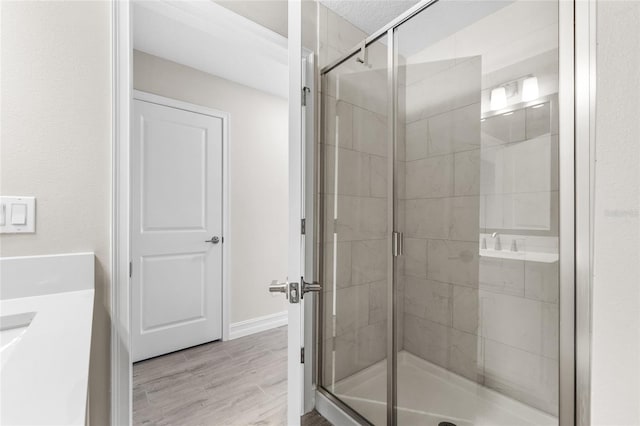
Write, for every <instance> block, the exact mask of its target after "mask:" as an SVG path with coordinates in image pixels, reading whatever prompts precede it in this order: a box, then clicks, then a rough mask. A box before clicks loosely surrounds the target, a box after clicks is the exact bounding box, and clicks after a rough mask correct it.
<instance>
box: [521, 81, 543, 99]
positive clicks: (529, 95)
mask: <svg viewBox="0 0 640 426" xmlns="http://www.w3.org/2000/svg"><path fill="white" fill-rule="evenodd" d="M538 94H539V91H538V77H528V78H526V79H525V80H524V81H523V82H522V100H523V101H524V102H529V101H532V100H534V99H537V98H538Z"/></svg>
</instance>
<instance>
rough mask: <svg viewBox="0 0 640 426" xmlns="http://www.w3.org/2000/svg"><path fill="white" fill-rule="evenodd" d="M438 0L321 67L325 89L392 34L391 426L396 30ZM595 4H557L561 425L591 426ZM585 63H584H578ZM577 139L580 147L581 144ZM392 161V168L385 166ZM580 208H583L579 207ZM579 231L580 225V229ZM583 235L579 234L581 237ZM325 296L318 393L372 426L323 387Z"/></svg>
mask: <svg viewBox="0 0 640 426" xmlns="http://www.w3.org/2000/svg"><path fill="white" fill-rule="evenodd" d="M438 1H439V0H422V1H421V2H420V3H418V4H416V5H415V6H414V7H412V8H411V9H409V10H407V11H406V12H405V13H403V14H402V15H400V16H398V17H397V18H396V19H394V20H393V21H391V22H390V23H389V24H387V25H386V26H385V27H383V28H381V29H380V30H378V31H376V32H375V33H373V34H372V35H370V36H369V37H367V38H366V39H365V40H364V42H363V43H359V44H358V45H356V46H354V47H353V48H352V49H350V50H349V51H348V52H347V53H345V54H344V55H343V56H342V57H341V58H339V59H337V60H335V61H333V62H331V63H330V64H329V65H327V66H325V67H323V68H322V69H321V70H320V78H321V86H322V88H323V90H324V88H326V87H327V84H326V78H327V74H328V73H329V72H330V71H331V70H333V69H335V68H336V67H338V66H339V65H341V64H342V63H344V62H345V61H347V60H349V59H350V58H352V57H353V56H354V55H356V54H357V53H358V52H359V51H360V50H361V49H362V47H363V46H364V47H368V46H369V45H371V44H372V43H375V42H376V41H378V40H380V39H381V38H382V37H384V36H387V55H388V56H387V66H388V68H387V77H388V78H387V94H388V97H389V99H388V117H389V118H388V121H387V122H388V126H387V131H388V137H389V141H390V142H391V143H389V144H388V156H389V158H388V159H387V160H388V162H390V166H389V167H388V170H389V172H388V173H389V174H388V179H387V185H388V187H387V191H388V192H387V194H388V212H389V215H388V230H389V231H388V237H387V245H388V255H389V257H388V259H389V260H390V265H389V266H390V267H389V268H388V272H387V280H388V281H387V296H388V297H387V302H388V312H387V315H388V317H387V333H388V335H387V424H388V425H396V424H397V380H396V377H397V341H396V336H397V333H396V330H395V327H396V312H397V300H396V295H395V285H394V283H395V277H394V273H395V267H394V266H395V257H394V256H393V255H392V239H391V234H392V231H394V227H395V212H396V208H395V201H396V184H395V179H396V167H395V153H396V147H397V137H396V136H397V135H396V133H397V132H396V130H397V129H396V117H397V60H396V55H397V49H396V46H395V45H396V37H395V31H396V29H398V28H399V27H400V26H401V25H402V24H403V23H404V22H406V21H408V20H409V19H411V18H413V17H414V16H416V15H418V14H419V13H421V12H423V11H424V10H426V9H427V8H428V7H429V6H431V5H433V4H435V3H437V2H438ZM594 5H595V2H594V1H593V0H585V1H573V0H558V12H559V14H558V18H559V20H558V27H559V28H558V35H559V40H558V42H559V43H558V49H559V96H558V98H559V115H560V118H559V123H560V129H559V156H560V160H559V169H560V170H559V180H560V187H559V188H560V191H559V199H560V203H559V204H560V205H559V216H560V217H559V223H560V227H559V228H560V230H559V240H560V248H559V250H560V261H559V265H560V281H559V283H560V301H559V308H560V330H559V341H560V350H559V351H560V353H559V382H560V383H559V392H560V395H559V417H558V422H559V424H560V425H581V426H582V425H588V424H589V411H590V398H589V394H590V318H591V309H590V303H591V282H590V276H591V274H590V271H591V270H590V267H591V266H590V265H591V229H590V217H591V209H590V203H591V200H590V187H591V184H592V178H593V177H592V173H591V168H592V162H593V155H592V150H593V144H594V142H593V136H594V132H593V129H592V124H591V121H592V120H590V114H592V113H593V104H594V99H595V37H594V34H595V7H594ZM580 65H582V66H580ZM324 98H325V97H324V96H321V113H320V114H321V115H320V138H321V139H320V144H319V152H318V160H317V163H316V165H317V173H318V180H317V182H318V185H317V186H316V190H317V194H319V199H318V210H317V212H318V214H317V220H316V229H317V230H318V232H317V234H316V235H317V236H318V239H319V243H320V244H318V245H317V247H318V263H317V265H318V276H319V279H320V281H321V282H324V277H323V275H324V270H323V267H322V266H323V262H322V260H323V256H324V214H325V211H324V197H323V196H322V194H323V193H324V188H323V186H324V155H323V154H324V152H323V151H324V146H325V143H324V138H325V136H326V135H325V128H324V127H325V126H324V123H325V120H326V117H325V106H326V105H325V100H324ZM578 141H579V142H580V143H578ZM388 164H389V163H388ZM576 203H579V205H580V206H581V210H580V212H578V211H577V210H576ZM576 226H578V228H577V227H576ZM576 231H579V233H578V235H577V232H576ZM323 299H324V298H323V297H319V298H318V300H319V302H318V303H319V307H318V310H317V312H318V315H317V321H318V322H317V330H318V333H317V344H316V351H317V355H316V359H317V360H318V362H317V371H316V382H317V384H318V385H320V386H318V391H319V392H320V393H321V394H322V395H323V396H325V397H326V398H327V399H328V400H329V401H331V402H332V403H334V404H335V405H337V406H338V407H340V408H341V409H342V410H343V411H345V412H346V413H347V414H348V415H350V416H352V418H353V419H354V420H356V421H357V422H359V423H361V424H369V422H368V421H367V420H366V419H365V418H364V417H362V416H361V415H360V414H359V413H357V412H356V411H355V410H353V409H351V407H349V406H348V405H346V404H345V403H343V402H342V401H341V400H340V399H338V398H336V397H335V396H334V395H333V394H331V393H330V392H328V391H327V390H325V389H323V388H322V364H323V362H322V361H323V355H324V350H323V343H324V342H323V336H322V325H323V324H324V322H323V315H324V309H323Z"/></svg>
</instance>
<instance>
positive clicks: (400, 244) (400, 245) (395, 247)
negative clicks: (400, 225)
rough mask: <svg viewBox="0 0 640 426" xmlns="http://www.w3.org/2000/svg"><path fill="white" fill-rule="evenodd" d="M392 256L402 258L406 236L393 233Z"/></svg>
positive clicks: (400, 233)
mask: <svg viewBox="0 0 640 426" xmlns="http://www.w3.org/2000/svg"><path fill="white" fill-rule="evenodd" d="M391 238H392V249H391V250H392V252H393V253H392V254H393V256H396V257H397V256H402V254H403V252H404V235H403V234H402V232H395V231H394V232H393V234H392V237H391Z"/></svg>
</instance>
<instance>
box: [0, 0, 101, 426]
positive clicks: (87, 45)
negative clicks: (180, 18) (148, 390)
mask: <svg viewBox="0 0 640 426" xmlns="http://www.w3.org/2000/svg"><path fill="white" fill-rule="evenodd" d="M0 7H1V8H2V9H1V14H2V25H1V39H2V49H1V50H2V70H1V75H2V81H1V94H0V99H1V102H2V106H1V108H2V117H1V121H2V131H1V132H2V133H1V139H0V169H1V170H0V193H1V194H2V195H33V196H35V197H36V199H37V200H36V204H37V208H36V211H37V217H36V233H35V234H26V235H25V234H22V235H2V236H0V255H2V256H22V255H36V254H51V253H64V252H83V251H94V252H95V253H96V277H95V279H96V281H95V286H96V292H95V306H94V318H93V332H92V333H93V338H92V345H91V346H92V347H91V370H90V375H91V376H90V399H91V405H90V415H91V423H92V424H94V425H98V424H100V425H101V424H108V422H109V405H108V404H109V330H110V328H109V285H110V284H109V262H110V260H109V226H110V224H109V223H110V209H111V206H110V197H111V47H110V43H111V27H110V14H111V6H110V4H109V3H108V2H106V1H105V2H68V3H66V2H4V1H3V2H1V6H0Z"/></svg>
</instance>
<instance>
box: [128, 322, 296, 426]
mask: <svg viewBox="0 0 640 426" xmlns="http://www.w3.org/2000/svg"><path fill="white" fill-rule="evenodd" d="M286 333H287V329H286V327H281V328H278V329H273V330H269V331H266V332H263V333H259V334H255V335H252V336H247V337H243V338H240V339H236V340H232V341H228V342H213V343H208V344H205V345H200V346H196V347H193V348H189V349H185V350H183V351H180V352H175V353H172V354H168V355H166V356H163V357H158V358H154V359H151V360H147V361H143V362H139V363H136V364H134V366H133V381H134V383H133V385H134V387H133V397H134V401H133V402H134V406H133V420H134V424H135V425H151V424H153V425H181V426H182V425H214V424H215V425H222V424H229V425H232V424H233V425H237V424H247V425H248V424H283V425H284V424H286V387H287V384H286V383H287V334H286ZM163 371H164V374H163ZM265 422H266V423H265Z"/></svg>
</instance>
